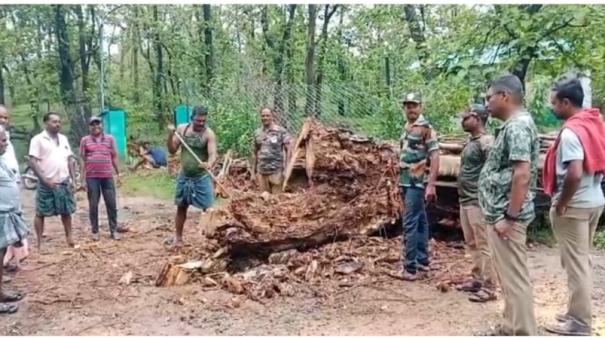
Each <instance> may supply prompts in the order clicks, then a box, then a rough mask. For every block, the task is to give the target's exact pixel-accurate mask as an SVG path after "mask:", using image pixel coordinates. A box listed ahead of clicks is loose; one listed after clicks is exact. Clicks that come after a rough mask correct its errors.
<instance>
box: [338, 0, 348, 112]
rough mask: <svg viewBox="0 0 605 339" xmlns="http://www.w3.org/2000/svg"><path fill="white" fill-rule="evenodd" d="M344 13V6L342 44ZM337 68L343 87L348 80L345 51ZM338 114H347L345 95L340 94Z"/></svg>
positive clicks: (339, 35)
mask: <svg viewBox="0 0 605 339" xmlns="http://www.w3.org/2000/svg"><path fill="white" fill-rule="evenodd" d="M344 15H345V11H344V7H343V8H342V9H341V11H340V20H339V25H338V39H339V40H340V44H341V45H344V44H345V42H344V41H343V40H344V38H343V35H342V25H343V21H344ZM337 68H338V74H339V80H340V86H341V88H342V87H344V86H345V82H346V80H347V67H346V65H345V60H344V53H343V55H340V57H339V58H338V63H337ZM338 114H339V115H341V116H345V114H346V113H345V96H344V95H339V96H338Z"/></svg>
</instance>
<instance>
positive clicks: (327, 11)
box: [313, 5, 338, 115]
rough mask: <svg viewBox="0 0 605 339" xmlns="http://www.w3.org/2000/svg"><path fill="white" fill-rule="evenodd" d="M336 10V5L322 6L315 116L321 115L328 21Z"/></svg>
mask: <svg viewBox="0 0 605 339" xmlns="http://www.w3.org/2000/svg"><path fill="white" fill-rule="evenodd" d="M337 9H338V5H325V6H324V16H323V24H322V27H321V34H320V36H319V41H320V45H319V53H318V55H317V75H316V76H317V78H316V79H315V86H314V87H315V91H316V93H315V103H314V107H315V108H314V109H313V111H314V112H315V114H317V115H320V114H321V94H322V84H323V79H324V60H325V57H326V54H327V49H328V26H329V25H330V19H331V18H332V16H333V15H334V13H336V10H337Z"/></svg>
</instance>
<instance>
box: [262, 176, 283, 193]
mask: <svg viewBox="0 0 605 339" xmlns="http://www.w3.org/2000/svg"><path fill="white" fill-rule="evenodd" d="M256 180H258V185H259V187H260V190H261V191H262V192H269V193H272V194H276V193H279V192H281V188H282V184H283V182H284V176H283V174H282V173H281V172H278V173H272V174H257V175H256Z"/></svg>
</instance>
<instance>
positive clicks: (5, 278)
mask: <svg viewBox="0 0 605 339" xmlns="http://www.w3.org/2000/svg"><path fill="white" fill-rule="evenodd" d="M11 281H13V279H11V278H10V277H7V276H5V275H3V276H2V283H3V284H8V283H9V282H11Z"/></svg>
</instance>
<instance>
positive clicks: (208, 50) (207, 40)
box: [202, 5, 214, 97]
mask: <svg viewBox="0 0 605 339" xmlns="http://www.w3.org/2000/svg"><path fill="white" fill-rule="evenodd" d="M202 10H203V12H204V46H205V48H204V55H205V57H204V62H205V66H206V81H205V82H204V84H205V93H206V96H207V97H210V90H211V88H212V81H213V80H214V44H213V43H212V7H211V6H210V5H202Z"/></svg>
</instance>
